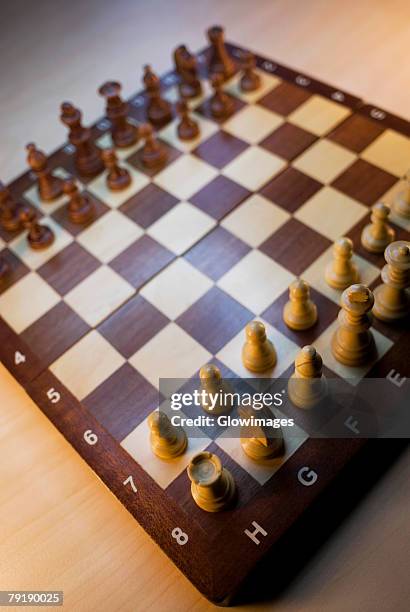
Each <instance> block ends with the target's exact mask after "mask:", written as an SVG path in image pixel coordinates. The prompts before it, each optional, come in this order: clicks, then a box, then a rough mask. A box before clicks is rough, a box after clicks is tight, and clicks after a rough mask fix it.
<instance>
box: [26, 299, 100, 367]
mask: <svg viewBox="0 0 410 612" xmlns="http://www.w3.org/2000/svg"><path fill="white" fill-rule="evenodd" d="M89 330H90V328H89V326H88V325H87V324H86V323H85V322H84V321H83V319H81V318H80V317H79V316H78V315H77V314H76V313H75V312H74V311H73V310H71V308H69V306H67V304H65V303H64V302H59V303H58V304H57V305H56V306H54V308H52V309H51V310H49V311H48V312H47V313H46V314H45V315H43V316H42V317H41V318H40V319H38V320H37V321H36V322H35V323H33V324H32V325H30V327H28V328H27V329H26V330H25V331H24V332H23V333H22V335H21V336H22V338H23V340H25V342H27V344H28V345H29V346H31V347H33V349H34V350H35V351H36V355H37V356H38V357H39V358H40V360H41V361H42V363H43V364H44V367H47V366H49V365H50V364H51V363H53V362H54V361H55V360H56V359H58V358H59V357H61V355H63V354H64V353H65V352H66V351H67V350H68V349H69V348H71V347H72V346H73V345H74V344H75V343H76V342H78V340H80V338H82V337H83V336H84V335H85V334H86V333H87V332H88V331H89Z"/></svg>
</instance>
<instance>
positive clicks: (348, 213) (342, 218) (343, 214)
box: [294, 187, 368, 241]
mask: <svg viewBox="0 0 410 612" xmlns="http://www.w3.org/2000/svg"><path fill="white" fill-rule="evenodd" d="M367 212H368V208H366V206H363V205H362V204H359V202H356V200H353V199H352V198H349V197H348V196H347V195H344V194H343V193H341V192H340V191H337V190H336V189H333V188H332V187H323V189H321V190H320V191H318V192H317V193H316V194H315V195H314V196H313V197H312V198H310V200H308V201H307V202H306V203H305V204H303V206H301V207H300V208H299V209H298V210H297V211H296V213H295V215H294V216H295V217H296V219H299V221H302V222H303V223H305V224H306V225H308V226H309V227H311V228H312V229H314V230H316V231H317V232H320V233H321V234H323V235H324V236H326V237H327V238H330V240H333V241H334V240H336V239H337V238H340V236H345V235H346V234H347V233H348V231H349V230H350V229H351V228H352V227H353V226H354V225H356V223H358V222H359V221H360V219H361V218H362V217H364V216H365V215H366V214H367Z"/></svg>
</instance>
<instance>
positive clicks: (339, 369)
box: [315, 319, 393, 386]
mask: <svg viewBox="0 0 410 612" xmlns="http://www.w3.org/2000/svg"><path fill="white" fill-rule="evenodd" d="M338 327H339V322H338V320H337V319H336V320H335V321H334V322H333V323H332V324H331V325H329V327H328V328H327V329H326V330H325V331H324V332H323V334H322V335H321V336H319V338H317V339H316V341H315V348H316V350H317V351H318V353H319V354H320V355H321V357H322V359H323V363H324V364H325V366H327V367H328V368H329V369H330V370H332V371H333V372H335V373H336V374H338V376H341V377H342V378H344V379H346V381H347V382H348V383H349V384H351V385H352V386H356V385H357V384H358V383H359V382H360V381H361V380H362V378H363V377H364V376H365V375H366V374H367V372H368V371H369V370H370V368H371V367H372V366H373V365H374V363H375V362H376V361H378V360H379V359H381V358H382V357H383V355H385V354H386V353H387V351H388V350H389V349H390V348H391V347H392V346H393V342H392V341H391V340H389V339H388V338H386V336H383V335H382V334H381V333H379V332H378V331H377V330H375V329H372V333H373V335H374V339H375V342H376V348H377V355H378V356H377V359H373V360H372V361H370V362H369V363H367V364H366V365H365V366H362V367H359V368H350V367H348V366H345V365H343V364H342V363H340V362H339V361H337V360H336V359H335V358H334V356H333V353H332V349H331V341H332V337H333V334H334V333H335V331H336V330H337V328H338Z"/></svg>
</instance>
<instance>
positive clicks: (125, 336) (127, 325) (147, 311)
mask: <svg viewBox="0 0 410 612" xmlns="http://www.w3.org/2000/svg"><path fill="white" fill-rule="evenodd" d="M167 323H169V319H168V318H167V317H166V316H165V315H163V314H162V313H161V312H160V311H159V310H157V309H156V308H155V306H153V305H152V304H150V303H149V302H147V301H146V300H144V298H143V297H142V296H140V295H136V296H134V297H133V298H131V299H130V300H128V302H126V303H125V304H124V306H122V307H121V308H119V310H117V311H116V312H114V314H112V315H111V316H110V317H109V318H108V319H107V320H106V321H104V322H103V323H102V324H101V325H100V326H99V328H98V331H99V332H100V334H102V335H103V336H104V338H106V339H107V340H108V342H109V343H110V344H112V345H113V346H114V347H115V348H116V349H117V351H118V352H120V353H121V355H123V356H124V357H125V358H126V359H129V358H130V357H132V355H134V353H136V352H137V351H138V349H140V348H141V347H142V346H143V345H144V344H146V343H147V342H148V341H149V340H151V338H153V337H154V336H155V335H156V334H157V333H158V332H159V331H160V330H161V329H162V328H163V327H165V325H167Z"/></svg>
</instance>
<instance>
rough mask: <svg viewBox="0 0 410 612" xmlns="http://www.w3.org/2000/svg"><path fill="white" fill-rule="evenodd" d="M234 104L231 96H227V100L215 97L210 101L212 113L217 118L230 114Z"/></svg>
mask: <svg viewBox="0 0 410 612" xmlns="http://www.w3.org/2000/svg"><path fill="white" fill-rule="evenodd" d="M233 106H234V105H233V100H231V98H229V96H227V97H226V101H221V100H220V99H219V98H218V97H213V98H212V99H211V102H210V108H211V113H212V116H213V117H215V119H222V118H223V117H227V116H228V115H230V114H231V113H232V111H233Z"/></svg>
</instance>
